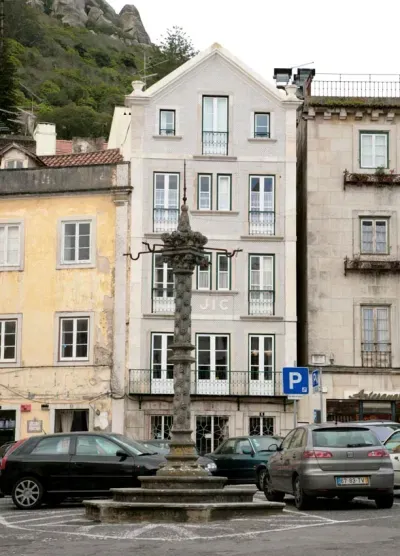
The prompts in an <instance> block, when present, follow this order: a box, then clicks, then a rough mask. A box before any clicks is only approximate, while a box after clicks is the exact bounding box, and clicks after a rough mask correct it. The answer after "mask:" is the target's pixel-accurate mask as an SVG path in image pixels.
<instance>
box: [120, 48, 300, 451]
mask: <svg viewBox="0 0 400 556" xmlns="http://www.w3.org/2000/svg"><path fill="white" fill-rule="evenodd" d="M143 85H144V84H143V83H141V82H134V83H133V86H134V91H133V93H132V94H131V95H129V96H128V97H127V99H126V105H127V107H128V108H129V117H130V118H131V125H130V126H128V128H129V129H130V133H131V136H130V147H131V152H130V161H131V169H132V185H133V195H132V219H131V236H130V240H131V241H130V243H131V245H130V248H131V251H132V253H133V255H136V254H137V253H138V252H139V251H142V250H143V242H149V243H150V244H151V245H154V244H160V238H161V234H162V233H163V232H164V231H172V230H173V229H175V228H176V225H177V219H178V212H179V206H180V203H181V198H182V191H183V185H184V183H186V186H187V193H188V205H189V208H190V218H191V225H192V229H193V230H198V231H200V232H202V233H203V234H205V235H206V236H207V237H208V238H209V242H208V245H207V246H206V251H207V248H208V247H209V251H208V253H209V257H210V262H211V265H210V266H209V268H208V269H201V268H200V269H198V271H197V273H196V275H195V277H194V281H193V311H192V316H193V326H192V343H193V345H194V346H195V349H194V352H193V355H194V357H195V358H196V362H195V364H194V365H193V371H192V396H193V417H192V419H193V421H192V428H193V431H194V432H193V438H194V439H195V440H196V443H197V447H198V449H199V451H200V452H206V451H210V450H212V449H214V448H216V447H217V446H218V444H219V443H220V442H221V440H222V439H223V438H224V437H225V436H226V435H228V434H229V435H230V436H234V435H238V434H249V433H250V434H258V433H260V432H261V433H264V434H265V433H267V432H275V433H278V434H284V433H285V432H286V431H287V430H288V429H290V427H291V425H292V423H293V405H292V404H291V402H288V400H287V398H286V396H284V395H283V393H282V381H281V369H282V367H284V366H285V365H290V366H291V365H293V363H294V361H295V360H296V352H297V343H296V110H297V108H298V106H299V104H300V102H299V101H298V99H297V97H296V96H295V94H294V91H295V88H294V87H289V88H288V89H287V90H286V91H281V90H278V89H276V87H275V86H273V85H270V84H268V83H266V82H265V81H264V80H263V79H262V78H261V77H259V76H257V75H255V74H254V73H253V72H252V71H251V70H250V69H249V68H247V67H245V66H244V65H243V64H242V63H241V62H240V61H238V60H237V59H236V58H235V57H234V56H232V55H231V54H230V53H229V52H227V51H226V50H225V49H223V48H222V47H221V46H220V45H218V44H215V45H213V46H212V47H210V48H209V49H207V50H206V51H204V52H202V53H200V54H199V55H198V56H196V57H195V58H193V59H192V60H190V61H189V62H187V63H186V64H184V65H183V66H182V67H180V68H178V69H177V70H176V71H174V72H172V73H171V74H170V75H168V76H167V77H165V78H164V79H162V80H161V81H159V82H158V83H157V84H155V85H153V86H152V87H150V88H149V89H148V90H146V91H143ZM113 146H114V144H113ZM118 146H120V145H118ZM185 168H186V169H185ZM215 247H218V248H221V247H222V248H226V249H228V250H233V249H242V252H241V253H239V254H238V255H237V257H235V258H234V259H232V260H229V259H228V258H227V257H226V256H225V255H224V254H221V253H220V254H217V253H216V252H213V251H212V248H215ZM173 312H174V284H173V278H172V273H171V270H170V269H169V268H168V267H167V265H166V264H165V263H163V262H162V261H161V260H160V259H158V258H157V257H156V256H153V255H150V254H149V255H147V256H143V257H141V258H140V259H139V260H138V261H136V262H134V263H133V264H132V272H131V283H130V316H129V325H130V326H129V328H130V330H129V355H128V366H129V369H130V377H129V399H128V401H127V407H126V430H127V433H128V434H130V435H132V436H133V437H134V438H139V439H144V438H150V437H156V438H168V437H169V430H170V428H171V426H172V391H173V380H172V365H171V364H170V363H169V362H168V359H169V355H170V352H169V349H168V346H169V344H170V342H171V341H172V335H173Z"/></svg>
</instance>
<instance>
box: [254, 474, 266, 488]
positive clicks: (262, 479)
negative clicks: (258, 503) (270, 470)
mask: <svg viewBox="0 0 400 556" xmlns="http://www.w3.org/2000/svg"><path fill="white" fill-rule="evenodd" d="M266 475H267V470H266V469H260V471H259V472H258V473H257V483H256V484H257V488H258V490H264V482H265V477H266Z"/></svg>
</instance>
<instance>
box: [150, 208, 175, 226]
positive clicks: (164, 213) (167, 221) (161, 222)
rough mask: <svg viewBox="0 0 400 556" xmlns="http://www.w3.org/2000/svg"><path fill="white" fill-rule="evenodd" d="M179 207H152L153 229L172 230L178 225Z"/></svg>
mask: <svg viewBox="0 0 400 556" xmlns="http://www.w3.org/2000/svg"><path fill="white" fill-rule="evenodd" d="M178 218H179V209H177V208H176V209H164V208H154V209H153V231H154V232H173V231H174V230H176V228H177V226H178Z"/></svg>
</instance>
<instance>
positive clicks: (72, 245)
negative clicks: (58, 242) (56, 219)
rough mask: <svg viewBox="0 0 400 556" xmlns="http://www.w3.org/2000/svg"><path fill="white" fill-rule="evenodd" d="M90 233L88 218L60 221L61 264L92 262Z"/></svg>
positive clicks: (90, 227) (90, 223)
mask: <svg viewBox="0 0 400 556" xmlns="http://www.w3.org/2000/svg"><path fill="white" fill-rule="evenodd" d="M92 233H93V231H92V222H91V221H90V220H82V221H76V222H72V221H68V222H62V246H61V252H62V255H61V257H62V258H61V262H62V264H65V265H68V264H74V265H75V264H77V265H79V264H88V263H91V262H92V252H91V251H92Z"/></svg>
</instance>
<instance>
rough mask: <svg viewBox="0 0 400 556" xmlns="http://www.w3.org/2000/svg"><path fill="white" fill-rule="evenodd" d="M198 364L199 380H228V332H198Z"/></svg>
mask: <svg viewBox="0 0 400 556" xmlns="http://www.w3.org/2000/svg"><path fill="white" fill-rule="evenodd" d="M196 366H197V371H198V379H199V380H227V379H228V366H229V336H228V335H227V334H221V335H219V334H197V335H196Z"/></svg>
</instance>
